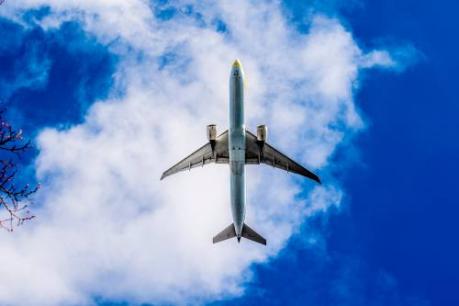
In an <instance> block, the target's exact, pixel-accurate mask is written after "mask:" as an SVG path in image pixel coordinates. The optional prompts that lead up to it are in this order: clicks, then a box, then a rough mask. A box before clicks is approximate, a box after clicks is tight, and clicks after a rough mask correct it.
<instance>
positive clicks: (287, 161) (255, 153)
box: [245, 131, 320, 184]
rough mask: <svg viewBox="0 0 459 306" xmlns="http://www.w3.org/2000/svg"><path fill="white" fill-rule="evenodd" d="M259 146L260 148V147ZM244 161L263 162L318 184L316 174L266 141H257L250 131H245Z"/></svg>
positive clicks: (249, 162) (318, 180)
mask: <svg viewBox="0 0 459 306" xmlns="http://www.w3.org/2000/svg"><path fill="white" fill-rule="evenodd" d="M260 146H261V149H260ZM245 149H246V150H245V163H246V164H260V163H264V164H267V165H270V166H273V167H276V168H279V169H282V170H285V171H288V172H293V173H296V174H299V175H302V176H305V177H307V178H310V179H312V180H314V181H316V182H317V183H319V184H320V179H319V177H318V176H317V175H315V174H314V173H312V172H311V171H309V170H308V169H306V168H304V167H303V166H301V165H300V164H299V163H297V162H295V161H294V160H293V159H291V158H289V157H288V156H287V155H285V154H283V153H281V152H280V151H278V150H276V149H275V148H273V147H272V146H271V145H269V144H268V143H266V142H265V143H263V144H260V143H259V142H258V141H257V136H255V135H254V134H252V133H251V132H250V131H246V148H245Z"/></svg>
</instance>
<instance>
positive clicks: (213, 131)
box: [207, 124, 217, 141]
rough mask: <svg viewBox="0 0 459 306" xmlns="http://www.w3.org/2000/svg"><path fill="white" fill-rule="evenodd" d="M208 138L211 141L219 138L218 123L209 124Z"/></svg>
mask: <svg viewBox="0 0 459 306" xmlns="http://www.w3.org/2000/svg"><path fill="white" fill-rule="evenodd" d="M207 139H208V140H209V141H215V140H217V125H216V124H209V125H208V126H207Z"/></svg>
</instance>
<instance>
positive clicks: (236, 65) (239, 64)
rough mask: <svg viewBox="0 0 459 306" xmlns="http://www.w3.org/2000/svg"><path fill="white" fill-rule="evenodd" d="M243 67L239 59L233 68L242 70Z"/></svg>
mask: <svg viewBox="0 0 459 306" xmlns="http://www.w3.org/2000/svg"><path fill="white" fill-rule="evenodd" d="M241 67H242V65H241V62H240V61H239V59H236V60H235V61H234V63H233V68H241Z"/></svg>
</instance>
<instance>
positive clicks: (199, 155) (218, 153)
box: [161, 131, 229, 180]
mask: <svg viewBox="0 0 459 306" xmlns="http://www.w3.org/2000/svg"><path fill="white" fill-rule="evenodd" d="M228 162H229V153H228V131H225V132H223V133H222V134H220V135H219V136H218V137H217V139H216V141H215V147H214V151H213V152H212V146H211V144H210V142H208V143H207V144H205V145H203V146H202V147H200V148H199V149H197V150H196V151H195V152H193V153H191V154H190V155H189V156H187V157H185V158H184V159H182V160H181V161H179V162H178V163H177V164H175V165H174V166H172V167H171V168H169V169H168V170H166V171H165V172H164V173H163V175H162V176H161V180H162V179H163V178H165V177H167V176H169V175H172V174H175V173H177V172H180V171H184V170H191V169H193V168H196V167H203V166H204V165H207V164H209V163H218V164H227V163H228Z"/></svg>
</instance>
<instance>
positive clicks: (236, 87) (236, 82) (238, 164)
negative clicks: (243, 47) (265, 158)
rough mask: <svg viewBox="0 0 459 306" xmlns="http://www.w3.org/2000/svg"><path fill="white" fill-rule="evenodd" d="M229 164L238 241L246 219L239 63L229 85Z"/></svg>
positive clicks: (242, 100) (235, 66)
mask: <svg viewBox="0 0 459 306" xmlns="http://www.w3.org/2000/svg"><path fill="white" fill-rule="evenodd" d="M229 90H230V92H229V98H230V101H229V142H228V146H229V148H228V149H229V163H230V188H231V212H232V215H233V222H234V229H235V231H236V235H237V238H238V240H239V239H240V237H241V232H242V228H243V225H244V218H245V199H246V192H245V141H246V138H245V137H246V136H245V124H244V72H243V70H242V66H241V64H240V62H239V61H235V62H234V64H233V67H232V69H231V76H230V84H229Z"/></svg>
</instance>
